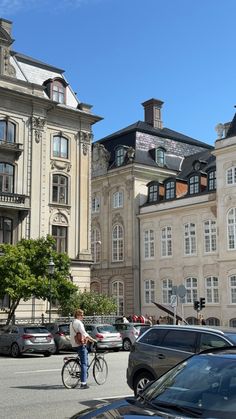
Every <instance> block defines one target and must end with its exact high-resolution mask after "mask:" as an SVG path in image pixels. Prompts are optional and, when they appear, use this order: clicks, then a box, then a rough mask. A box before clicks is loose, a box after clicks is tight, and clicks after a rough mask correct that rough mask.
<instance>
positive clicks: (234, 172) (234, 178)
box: [226, 166, 236, 185]
mask: <svg viewBox="0 0 236 419" xmlns="http://www.w3.org/2000/svg"><path fill="white" fill-rule="evenodd" d="M235 183H236V166H233V167H230V168H229V169H228V170H226V184H227V185H235Z"/></svg>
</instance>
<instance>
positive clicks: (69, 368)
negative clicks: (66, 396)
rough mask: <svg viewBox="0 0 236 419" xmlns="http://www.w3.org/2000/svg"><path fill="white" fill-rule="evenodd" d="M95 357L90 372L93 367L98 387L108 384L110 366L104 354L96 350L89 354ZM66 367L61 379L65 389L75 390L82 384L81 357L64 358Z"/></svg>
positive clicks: (63, 369) (89, 366) (62, 371)
mask: <svg viewBox="0 0 236 419" xmlns="http://www.w3.org/2000/svg"><path fill="white" fill-rule="evenodd" d="M89 353H90V354H92V355H93V358H92V360H91V361H90V362H89V365H88V371H89V369H90V368H92V367H93V378H94V380H95V382H96V383H97V384H98V385H102V384H104V383H105V382H106V379H107V375H108V365H107V362H106V360H105V358H104V352H103V354H101V352H98V351H97V349H96V348H94V349H93V350H91V352H89ZM63 361H64V365H63V367H62V370H61V378H62V383H63V385H64V387H66V388H75V387H77V386H78V385H79V383H80V375H81V364H80V358H79V355H77V356H76V357H65V358H63Z"/></svg>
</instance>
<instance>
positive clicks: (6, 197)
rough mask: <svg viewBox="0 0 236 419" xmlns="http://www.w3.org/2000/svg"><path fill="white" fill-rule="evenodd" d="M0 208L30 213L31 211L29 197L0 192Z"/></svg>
mask: <svg viewBox="0 0 236 419" xmlns="http://www.w3.org/2000/svg"><path fill="white" fill-rule="evenodd" d="M0 208H7V209H13V210H14V209H16V210H23V211H28V210H29V209H30V202H29V196H26V195H20V194H16V193H7V192H0Z"/></svg>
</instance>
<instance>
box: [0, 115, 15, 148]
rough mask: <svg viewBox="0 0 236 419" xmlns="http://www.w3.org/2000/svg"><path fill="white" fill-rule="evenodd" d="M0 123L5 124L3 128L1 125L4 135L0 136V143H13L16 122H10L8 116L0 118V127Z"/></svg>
mask: <svg viewBox="0 0 236 419" xmlns="http://www.w3.org/2000/svg"><path fill="white" fill-rule="evenodd" d="M1 124H2V125H5V128H4V127H3V130H4V131H5V132H4V136H3V138H0V144H1V143H6V144H14V143H15V142H16V124H15V123H14V122H12V121H11V120H9V118H6V119H0V127H1ZM10 126H11V127H12V129H13V140H12V141H11V140H10V138H11V135H10V134H9V133H10V132H11V130H10ZM0 133H1V128H0Z"/></svg>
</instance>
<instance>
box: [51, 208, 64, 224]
mask: <svg viewBox="0 0 236 419" xmlns="http://www.w3.org/2000/svg"><path fill="white" fill-rule="evenodd" d="M52 221H53V223H56V224H62V225H68V221H67V218H66V216H65V215H64V214H62V212H60V211H58V212H57V213H56V214H55V215H54V216H53V220H52Z"/></svg>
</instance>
